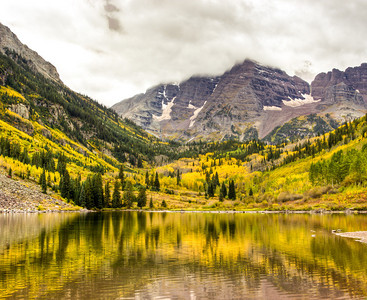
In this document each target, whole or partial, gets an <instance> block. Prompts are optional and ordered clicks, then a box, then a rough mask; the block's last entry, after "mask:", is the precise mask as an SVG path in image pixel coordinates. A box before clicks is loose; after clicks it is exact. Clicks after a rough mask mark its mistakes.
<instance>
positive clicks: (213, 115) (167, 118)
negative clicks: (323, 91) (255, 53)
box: [112, 60, 310, 140]
mask: <svg viewBox="0 0 367 300" xmlns="http://www.w3.org/2000/svg"><path fill="white" fill-rule="evenodd" d="M309 93H310V90H309V84H308V83H307V82H305V81H304V80H302V79H300V78H298V77H296V76H294V77H291V76H288V75H287V74H286V73H285V72H284V71H281V70H279V69H274V68H271V67H265V66H261V65H259V64H257V63H255V62H253V61H250V60H246V61H245V62H244V63H242V64H239V65H236V66H234V67H233V68H232V69H231V70H230V71H228V72H226V73H224V74H223V75H221V76H217V77H192V78H190V79H188V80H186V81H184V82H182V83H180V84H167V85H161V86H157V87H154V88H152V89H149V90H148V91H147V92H146V93H145V94H140V95H137V96H135V97H133V98H130V99H127V100H125V101H122V102H120V103H117V104H115V105H114V106H113V107H112V108H113V109H114V110H116V111H117V112H118V113H119V114H120V115H121V116H122V117H126V118H129V119H132V120H133V121H135V122H136V123H137V124H138V125H140V126H142V127H143V128H144V129H146V130H148V131H150V132H152V133H155V134H157V135H159V136H161V137H166V138H167V137H168V138H173V139H181V140H190V139H193V138H196V139H199V138H201V139H227V138H231V137H236V138H240V139H248V138H254V137H257V136H258V129H259V128H258V127H259V124H255V123H258V122H259V119H261V118H262V117H263V115H266V114H267V110H270V111H274V110H276V111H281V110H282V107H283V106H284V105H285V104H284V103H287V102H292V101H295V100H296V99H298V101H302V100H304V99H305V98H304V95H307V94H309ZM271 129H272V128H271Z"/></svg>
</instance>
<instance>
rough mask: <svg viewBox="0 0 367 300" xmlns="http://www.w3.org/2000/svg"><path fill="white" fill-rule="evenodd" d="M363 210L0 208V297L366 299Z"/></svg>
mask: <svg viewBox="0 0 367 300" xmlns="http://www.w3.org/2000/svg"><path fill="white" fill-rule="evenodd" d="M366 221H367V216H363V215H348V216H346V215H307V214H305V215H284V214H227V213H223V214H218V213H212V214H210V213H158V212H157V213H141V212H111V213H84V214H79V213H75V214H74V213H63V214H39V215H36V214H14V215H0V298H11V299H34V298H37V299H311V298H314V299H320V298H324V299H328V298H333V299H349V298H366V297H367V245H366V244H362V243H359V242H356V241H354V240H353V239H347V238H342V237H338V236H335V235H333V234H332V233H331V230H332V229H342V230H343V231H357V230H367V222H366Z"/></svg>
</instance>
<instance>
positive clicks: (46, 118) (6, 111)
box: [0, 50, 367, 210]
mask: <svg viewBox="0 0 367 300" xmlns="http://www.w3.org/2000/svg"><path fill="white" fill-rule="evenodd" d="M30 65H31V64H30V63H29V62H28V61H27V60H26V59H24V58H22V57H21V56H19V55H18V54H17V53H16V52H14V51H11V50H8V51H6V54H5V55H0V100H1V101H0V166H1V167H2V173H3V174H5V173H6V174H7V177H8V179H9V180H10V179H13V180H17V181H20V182H34V183H37V184H39V188H40V191H42V192H43V193H44V194H46V193H47V194H51V195H52V196H53V197H56V198H60V199H63V200H65V201H66V202H70V203H71V204H76V205H78V206H81V207H86V208H88V209H105V208H115V209H116V208H134V207H135V208H136V207H140V208H146V209H156V208H159V209H162V208H164V209H165V208H168V209H204V210H210V209H229V210H232V209H236V210H237V209H241V210H242V209H261V210H262V209H271V210H288V209H338V210H344V209H346V208H355V209H365V208H366V206H365V201H366V196H365V192H364V188H365V186H366V179H367V160H366V154H367V153H366V151H367V146H366V133H367V123H366V117H362V118H360V119H356V120H355V121H352V122H348V123H345V124H343V125H342V126H340V127H337V128H336V129H335V130H334V131H332V132H330V133H327V134H324V135H321V131H323V128H324V127H323V126H322V124H324V123H325V122H324V120H321V119H318V120H316V121H317V122H318V123H320V124H321V123H322V124H321V125H320V130H317V133H318V135H319V136H317V137H314V138H312V139H304V140H302V141H300V142H297V143H292V142H284V143H281V142H282V141H281V140H276V139H274V140H273V139H272V137H271V136H269V140H272V141H273V142H277V143H278V144H277V145H272V144H268V143H267V142H264V141H259V140H256V139H254V140H250V141H247V142H238V141H236V140H229V141H225V142H201V141H198V142H193V143H188V144H180V143H177V142H170V143H167V142H162V141H160V140H158V139H157V138H155V137H153V136H151V135H149V134H148V133H146V132H145V131H143V130H142V129H141V128H139V127H138V126H136V125H135V124H134V123H132V122H131V121H128V120H121V119H119V117H118V115H117V114H116V113H115V112H114V111H112V110H110V109H108V108H106V107H105V106H103V105H101V104H99V103H97V102H96V101H94V100H92V99H90V98H88V97H87V96H83V95H80V94H77V93H75V92H73V91H71V90H70V89H69V88H67V87H66V86H64V85H63V84H62V83H61V82H58V81H54V80H51V79H47V78H45V77H44V76H43V75H41V74H40V73H38V72H37V71H35V70H34V69H32V68H31V67H30ZM308 119H309V121H312V120H313V119H312V118H311V119H310V117H308ZM323 122H324V123H323ZM325 124H326V123H325ZM289 126H291V125H289ZM289 126H288V128H285V127H282V128H280V129H279V130H282V134H283V135H284V136H286V135H287V130H291V128H289ZM330 126H331V127H336V124H331V123H330ZM278 136H279V135H278ZM284 140H286V139H284ZM40 209H42V207H40Z"/></svg>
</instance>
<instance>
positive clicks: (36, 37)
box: [0, 0, 367, 106]
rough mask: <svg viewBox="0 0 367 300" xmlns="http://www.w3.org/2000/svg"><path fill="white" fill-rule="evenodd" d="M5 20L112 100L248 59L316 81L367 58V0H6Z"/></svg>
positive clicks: (62, 68)
mask: <svg viewBox="0 0 367 300" xmlns="http://www.w3.org/2000/svg"><path fill="white" fill-rule="evenodd" d="M0 4H1V5H0V7H1V10H0V22H1V23H2V24H4V25H6V26H8V27H9V28H10V29H11V30H12V31H13V32H14V33H15V34H16V35H17V36H18V38H19V39H20V40H21V41H22V42H23V43H25V44H26V45H28V46H29V47H30V48H31V49H33V50H35V51H37V52H38V53H39V54H40V55H41V56H42V57H43V58H45V59H46V60H48V61H49V62H51V63H52V64H53V65H54V66H55V67H56V68H57V70H58V72H59V74H60V77H61V80H62V81H63V82H64V83H65V84H66V85H67V86H69V87H70V88H72V89H73V90H75V91H77V92H80V93H82V94H86V95H88V96H90V97H92V98H94V99H95V100H97V101H99V102H100V103H103V104H105V105H106V106H111V105H113V104H115V103H117V102H119V101H121V100H123V99H126V98H128V97H131V96H133V95H135V94H138V93H143V92H145V90H146V89H148V88H150V87H152V86H155V85H157V84H160V83H167V82H180V81H183V80H185V79H187V78H189V77H190V76H192V75H220V74H222V73H224V72H225V71H227V70H229V69H230V68H231V67H232V66H233V65H234V64H236V63H240V62H242V61H244V60H245V59H253V60H256V61H257V62H259V63H261V64H264V65H269V66H274V67H278V68H281V69H283V70H285V71H286V72H287V73H288V74H289V75H298V76H300V77H302V78H303V79H305V80H307V81H309V82H311V81H312V79H313V78H314V76H315V75H316V74H318V73H320V72H327V71H329V70H331V69H332V68H338V69H340V70H344V69H346V68H347V67H350V66H358V65H360V64H361V63H362V62H367V38H366V37H367V18H366V16H367V1H366V0H348V1H345V0H307V1H306V0H225V1H224V0H63V1H50V0H11V1H10V0H0Z"/></svg>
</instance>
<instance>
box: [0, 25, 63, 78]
mask: <svg viewBox="0 0 367 300" xmlns="http://www.w3.org/2000/svg"><path fill="white" fill-rule="evenodd" d="M9 51H14V52H16V53H18V55H20V56H22V57H23V58H24V59H25V60H26V63H27V64H28V66H29V67H31V68H32V69H34V70H37V72H39V73H41V74H42V75H44V76H45V77H46V78H49V79H51V80H53V81H56V82H58V83H62V81H61V79H60V76H59V73H58V72H57V70H56V67H55V66H54V65H52V64H51V63H50V62H48V61H46V60H44V59H43V58H42V57H41V56H40V55H39V54H38V53H37V52H36V51H34V50H32V49H30V48H28V46H27V45H25V44H23V43H22V42H21V41H20V40H19V39H18V37H17V36H16V35H15V34H14V33H13V32H12V31H11V30H10V29H9V27H7V26H5V25H3V24H1V23H0V53H2V54H6V53H7V52H9Z"/></svg>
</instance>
